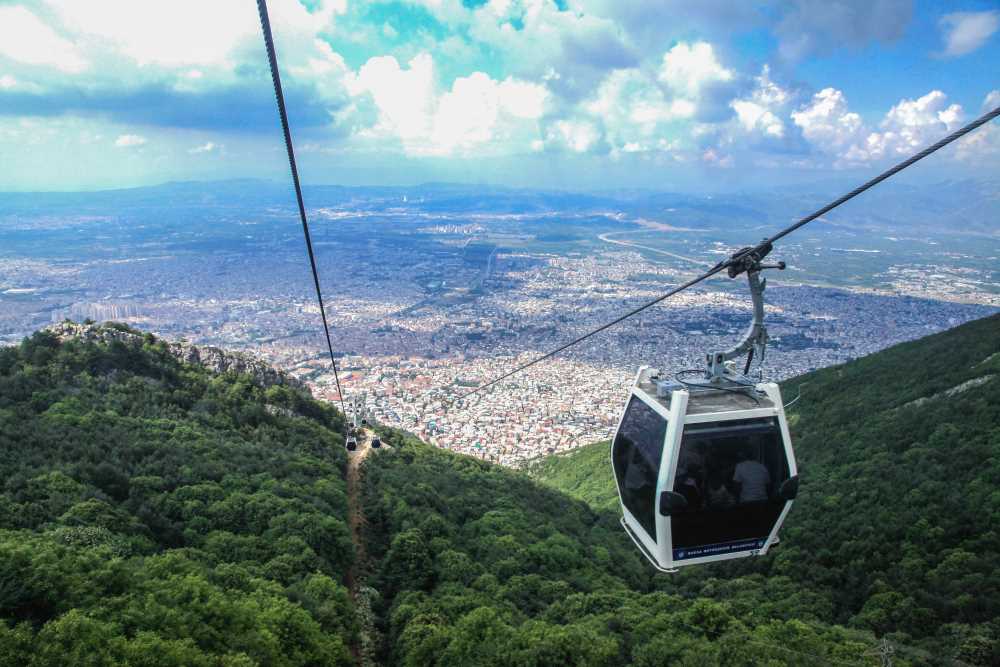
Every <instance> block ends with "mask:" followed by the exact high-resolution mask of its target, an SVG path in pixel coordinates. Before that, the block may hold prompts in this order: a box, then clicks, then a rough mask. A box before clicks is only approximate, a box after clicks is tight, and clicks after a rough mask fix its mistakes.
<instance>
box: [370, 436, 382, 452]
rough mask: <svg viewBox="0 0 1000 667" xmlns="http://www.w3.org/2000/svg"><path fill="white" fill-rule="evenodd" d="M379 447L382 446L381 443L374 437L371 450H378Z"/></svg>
mask: <svg viewBox="0 0 1000 667" xmlns="http://www.w3.org/2000/svg"><path fill="white" fill-rule="evenodd" d="M381 446H382V441H381V440H380V439H379V437H378V436H374V437H373V438H372V449H378V448H379V447H381Z"/></svg>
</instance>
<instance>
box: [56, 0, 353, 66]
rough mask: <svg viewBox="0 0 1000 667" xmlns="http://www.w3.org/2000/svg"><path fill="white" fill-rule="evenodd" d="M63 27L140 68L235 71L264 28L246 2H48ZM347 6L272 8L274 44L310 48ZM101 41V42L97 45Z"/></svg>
mask: <svg viewBox="0 0 1000 667" xmlns="http://www.w3.org/2000/svg"><path fill="white" fill-rule="evenodd" d="M46 4H47V5H48V7H49V9H50V10H51V11H52V12H53V13H54V14H55V15H56V16H58V18H59V20H60V23H61V24H62V25H64V26H67V28H69V29H71V30H72V31H73V32H75V33H78V34H79V35H80V36H81V37H82V38H83V41H88V42H89V43H90V44H91V45H93V46H95V48H96V46H97V43H98V42H100V44H101V45H102V46H105V47H110V48H111V49H112V50H113V51H115V52H117V53H120V54H122V55H124V56H126V57H128V58H130V59H131V60H133V61H135V62H136V63H137V64H139V65H140V66H142V65H150V64H155V65H161V66H168V67H171V66H184V65H201V66H212V65H219V66H233V65H234V64H235V62H234V51H236V50H237V49H238V48H239V47H241V46H244V45H246V46H250V45H251V44H253V45H257V46H258V48H259V45H258V43H259V41H260V23H259V18H258V15H257V10H256V7H255V6H254V5H253V3H247V2H244V1H243V0H212V1H211V2H204V1H203V0H172V1H171V2H135V1H134V0H90V1H89V2H65V1H62V0H46ZM343 5H344V3H343V2H333V3H331V2H327V3H323V4H322V5H321V6H320V7H319V8H318V9H316V10H315V11H313V12H310V11H309V10H307V9H306V7H304V6H303V5H302V4H301V3H300V2H298V0H272V1H271V2H269V3H268V10H269V12H270V16H271V24H272V28H273V30H274V32H275V41H276V42H277V43H278V45H279V48H282V49H283V51H284V53H282V55H283V56H284V55H287V52H288V51H289V50H294V49H298V48H301V47H300V45H303V46H308V45H310V44H311V39H303V36H308V37H312V36H313V35H315V34H316V32H318V31H319V30H320V29H322V28H323V27H324V26H328V25H329V24H330V23H331V21H332V20H333V17H334V16H335V15H336V14H339V13H342V12H343V10H344V9H345V7H344V6H343ZM95 38H96V39H95Z"/></svg>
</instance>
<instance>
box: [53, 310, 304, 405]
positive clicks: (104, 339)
mask: <svg viewBox="0 0 1000 667" xmlns="http://www.w3.org/2000/svg"><path fill="white" fill-rule="evenodd" d="M46 331H48V332H50V333H52V334H53V335H54V336H56V338H58V339H59V340H60V341H66V340H70V339H79V340H84V341H90V342H95V343H105V344H107V343H111V342H113V341H117V342H120V343H122V344H124V345H129V346H136V347H141V346H142V344H143V343H144V342H145V341H146V340H147V338H146V336H147V335H146V334H142V333H139V332H137V331H135V330H134V329H131V328H129V327H127V326H125V325H122V324H117V323H114V322H105V323H104V324H99V323H83V324H78V323H76V322H71V321H69V320H66V321H64V322H60V323H59V324H53V325H52V326H50V327H48V328H46ZM164 342H165V343H166V345H167V350H168V351H169V353H170V355H171V356H173V357H174V358H175V359H177V360H178V361H181V362H183V363H187V364H197V365H198V366H202V367H204V368H206V369H208V370H210V371H212V372H213V373H240V374H244V375H249V376H250V377H251V378H253V380H254V382H255V383H256V384H257V385H258V386H261V387H270V386H272V385H287V386H289V387H294V388H296V389H307V388H306V386H305V385H304V384H303V383H302V382H301V381H300V380H297V379H296V378H293V377H291V376H290V375H288V374H287V373H285V372H283V371H280V370H277V369H275V368H273V367H272V366H270V365H268V364H267V363H266V362H264V361H262V360H260V359H258V358H256V357H254V356H252V355H249V354H246V353H243V352H232V351H228V350H223V349H220V348H218V347H212V346H208V345H206V346H198V345H192V344H191V343H187V342H168V341H164Z"/></svg>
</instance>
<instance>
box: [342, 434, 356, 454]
mask: <svg viewBox="0 0 1000 667" xmlns="http://www.w3.org/2000/svg"><path fill="white" fill-rule="evenodd" d="M345 446H346V447H347V451H349V452H353V451H355V450H357V448H358V439H357V438H355V437H354V436H353V435H349V436H347V440H346V441H345Z"/></svg>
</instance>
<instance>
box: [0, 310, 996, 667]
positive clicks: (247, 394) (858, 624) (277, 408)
mask: <svg viewBox="0 0 1000 667" xmlns="http://www.w3.org/2000/svg"><path fill="white" fill-rule="evenodd" d="M998 326H1000V319H998V318H993V319H991V320H983V321H980V322H976V323H973V324H970V325H967V326H965V327H962V328H960V329H958V330H956V331H954V332H950V333H948V334H944V335H941V336H937V337H933V338H930V339H927V340H925V341H920V342H917V343H913V344H909V345H905V346H900V347H898V348H894V349H893V350H890V351H888V352H886V353H883V354H881V355H876V356H874V357H872V358H869V359H864V360H860V361H858V362H854V363H851V364H847V365H845V366H843V367H839V368H834V369H828V370H826V371H821V372H819V373H815V374H812V375H811V376H807V377H805V378H801V379H799V380H796V381H794V382H793V383H790V386H789V387H786V393H787V394H789V395H790V396H793V395H795V393H796V391H797V386H798V385H800V384H801V385H803V386H804V390H803V394H802V399H801V401H799V402H798V403H797V404H796V405H795V408H794V409H793V411H792V418H793V422H794V429H795V434H796V445H797V448H798V452H799V458H800V461H801V464H802V465H801V472H802V478H803V490H802V493H800V500H799V502H798V503H797V504H796V507H795V508H794V509H793V512H792V514H791V518H790V519H789V522H788V523H787V524H786V525H787V530H786V531H785V533H784V536H783V541H782V545H781V546H780V547H779V548H778V549H776V550H775V551H774V552H773V553H772V554H771V555H769V556H768V557H766V558H761V559H750V560H744V561H741V562H738V563H737V562H733V563H727V564H720V565H717V566H712V567H701V568H691V569H689V570H687V571H683V572H682V573H681V574H679V575H673V576H666V575H660V574H656V573H655V572H654V570H653V569H652V568H651V567H650V566H649V565H648V564H647V563H646V562H645V561H644V560H643V559H642V557H641V556H640V555H639V553H638V552H637V551H636V550H635V549H634V547H633V546H632V544H631V542H630V541H629V540H628V538H627V537H626V536H625V534H624V532H623V531H622V530H621V528H620V526H619V525H618V517H617V512H616V511H609V510H607V509H600V508H595V507H592V506H590V505H588V504H587V503H585V502H583V501H582V500H578V499H574V498H571V497H570V496H568V495H566V494H564V493H562V492H560V491H558V490H556V489H552V488H550V487H548V486H546V485H544V484H541V483H539V482H537V481H535V480H533V479H531V478H530V477H528V476H527V475H525V474H523V473H520V472H517V471H511V470H507V469H503V468H499V467H497V466H493V465H490V464H487V463H484V462H481V461H478V460H474V459H471V458H468V457H464V456H459V455H455V454H452V453H450V452H446V451H441V450H437V449H434V448H433V447H430V446H428V445H425V444H423V443H420V442H418V441H416V440H415V439H413V438H412V437H410V436H408V435H406V434H404V433H401V432H398V431H392V430H390V429H380V430H381V433H382V435H383V438H384V441H385V442H386V444H388V445H390V447H387V448H383V449H382V450H380V451H378V452H377V454H376V455H375V456H369V457H368V458H367V459H366V460H365V463H364V464H363V465H362V468H361V473H362V474H361V482H360V486H361V490H362V493H361V498H360V500H361V503H362V504H361V507H362V508H363V510H364V515H365V520H366V521H365V524H364V526H363V530H362V531H361V536H362V540H363V544H360V546H363V547H364V549H362V550H358V549H356V547H355V545H354V544H352V541H351V533H350V531H349V530H348V528H347V525H346V519H347V515H348V507H349V499H348V497H347V495H346V494H347V485H346V483H345V477H344V475H345V469H346V454H345V452H344V449H343V440H342V438H341V436H340V435H339V433H340V431H341V429H342V428H343V420H342V417H341V415H340V414H339V413H338V412H337V411H336V410H334V409H333V408H331V407H329V406H326V405H323V404H321V403H318V402H316V401H314V400H312V399H311V398H310V397H309V396H308V395H307V394H306V393H305V392H304V391H303V390H300V389H296V388H293V387H290V386H287V385H281V384H278V385H269V384H268V383H261V382H259V381H258V380H257V379H255V378H254V377H253V376H249V375H241V374H236V373H221V374H220V373H215V372H211V371H209V370H207V369H206V368H203V367H201V366H198V365H192V364H190V363H187V362H186V361H185V359H179V358H178V357H177V356H176V355H175V354H172V352H171V348H170V346H168V345H167V344H165V343H164V342H162V341H159V340H157V339H156V338H154V337H152V336H149V335H145V336H142V335H139V334H138V332H129V331H127V330H126V331H125V333H127V334H128V336H127V339H128V340H127V341H126V342H122V341H120V340H115V339H114V337H111V338H110V339H107V340H104V339H102V340H97V341H95V340H78V339H72V338H71V339H68V340H65V341H61V340H60V339H59V338H57V337H56V336H54V335H53V334H51V333H47V332H42V333H38V334H35V335H34V336H32V337H31V338H30V339H28V340H26V341H25V342H24V343H23V344H21V345H20V346H18V347H14V348H5V349H0V664H23V665H28V666H31V667H35V666H38V667H41V666H49V665H53V666H54V665H240V666H242V665H337V664H343V665H346V664H373V661H374V662H376V663H378V664H383V665H397V664H402V665H567V664H574V665H608V666H612V665H622V664H635V665H663V664H682V665H781V664H801V665H819V664H823V665H826V664H848V665H871V664H874V662H873V661H874V660H875V658H873V656H872V655H871V654H870V651H871V650H872V649H873V648H874V646H875V644H876V639H877V638H878V637H881V636H883V635H886V634H887V635H889V637H890V638H891V639H893V641H894V642H895V643H896V645H897V647H898V652H897V654H896V663H895V664H897V665H899V664H902V665H906V664H935V663H940V664H954V662H953V661H954V660H955V659H958V660H961V661H962V662H964V663H971V664H983V665H985V664H995V663H997V662H998V658H1000V654H998V648H997V647H998V642H997V636H998V626H997V621H996V620H995V619H996V617H997V610H998V607H997V604H998V600H1000V595H998V593H997V575H996V573H995V567H994V566H995V563H996V562H997V556H998V553H1000V549H998V545H997V539H998V538H997V532H996V525H997V517H998V516H1000V492H998V491H997V488H998V482H1000V471H998V465H1000V455H998V449H1000V444H998V443H1000V438H998V433H997V428H998V424H1000V418H998V414H1000V386H998V385H1000V383H998V382H997V378H998V377H1000V354H998V353H997V352H998V351H1000V343H998V341H1000V330H998ZM111 330H114V331H117V330H118V329H111ZM111 330H109V331H111ZM806 382H808V384H805V383H806ZM948 392H950V395H948ZM926 397H934V398H933V399H932V400H927V401H922V400H921V399H922V398H926ZM605 447H606V446H605ZM564 466H569V467H570V468H572V470H570V471H569V472H568V473H567V472H566V471H565V470H561V468H562V467H564ZM607 467H608V464H607V456H606V449H605V448H604V447H599V448H593V449H592V450H587V451H584V452H582V453H581V454H579V455H575V456H572V457H568V458H566V459H561V460H559V461H557V462H551V461H550V462H546V463H545V464H544V466H543V469H544V470H546V471H547V472H546V473H545V478H546V479H547V480H549V483H552V484H558V483H562V482H561V481H560V480H563V479H569V480H571V481H572V482H573V485H575V490H574V492H575V493H577V494H578V495H585V496H590V497H594V498H597V500H598V504H599V505H601V506H603V507H606V506H607V505H609V504H610V503H609V498H611V499H612V500H613V499H614V498H615V495H614V494H615V491H614V488H613V486H612V487H610V491H609V486H610V484H611V482H610V476H609V474H608V471H607ZM588 471H589V472H588ZM602 480H603V481H602ZM591 494H593V495H591ZM352 497H353V496H352ZM355 506H356V505H355ZM356 553H365V554H366V558H365V559H364V562H357V563H355V557H356V556H355V554H356ZM349 573H350V576H349ZM350 584H354V586H353V589H354V590H356V591H357V600H358V601H357V602H355V601H353V600H352V596H351V594H350V590H349V585H350Z"/></svg>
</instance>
